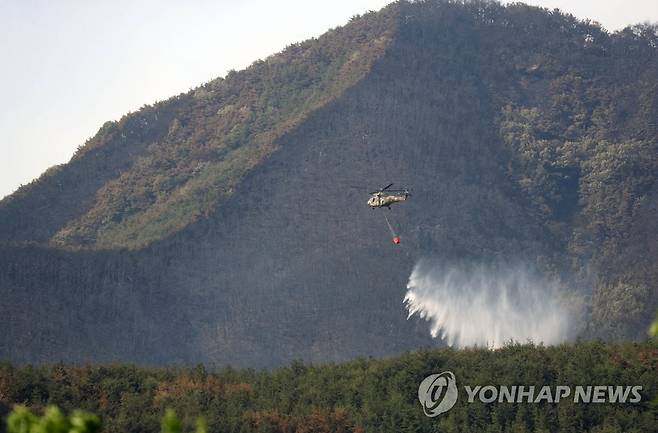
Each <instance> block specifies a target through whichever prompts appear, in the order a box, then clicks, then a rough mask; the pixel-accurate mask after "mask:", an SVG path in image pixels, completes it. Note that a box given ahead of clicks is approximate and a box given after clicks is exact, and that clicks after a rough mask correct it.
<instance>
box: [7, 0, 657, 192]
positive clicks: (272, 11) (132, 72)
mask: <svg viewBox="0 0 658 433" xmlns="http://www.w3.org/2000/svg"><path fill="white" fill-rule="evenodd" d="M387 3H390V0H333V1H323V2H319V1H317V2H312V1H308V0H306V1H298V0H279V1H266V0H243V1H227V0H216V1H210V0H194V1H173V0H171V1H170V0H129V1H128V0H96V1H86V0H78V1H73V0H68V1H67V0H61V1H51V0H0V59H1V67H0V96H1V103H0V197H3V196H4V195H6V194H9V193H11V192H12V191H14V190H15V189H16V188H17V187H18V186H19V185H20V184H22V183H23V184H24V183H28V182H29V181H30V180H32V179H34V178H35V177H37V176H39V174H41V173H42V172H43V171H44V170H45V169H47V168H48V167H50V166H52V165H54V164H59V163H62V162H66V161H68V160H69V158H70V157H71V156H72V155H73V152H74V151H75V149H76V147H78V146H80V145H82V144H83V143H84V142H85V140H86V139H87V138H89V137H91V136H93V135H94V134H95V133H96V131H97V130H98V128H99V127H100V126H101V125H102V124H103V123H104V122H105V121H107V120H117V119H119V118H120V117H121V115H122V114H125V113H126V112H128V111H135V110H137V109H139V107H141V106H142V105H144V104H151V103H153V102H155V101H158V100H163V99H166V98H168V97H169V96H172V95H175V94H177V93H180V92H183V91H187V90H189V89H190V88H192V87H196V86H197V85H199V84H201V83H203V82H206V81H209V80H210V79H212V78H216V77H218V76H223V75H225V74H226V72H227V71H229V70H230V69H236V70H239V69H242V68H244V67H245V66H247V65H249V64H250V63H251V62H253V61H254V60H256V59H259V58H264V57H266V56H268V55H269V54H272V53H275V52H277V51H280V50H282V49H283V48H285V46H286V45H288V44H289V43H292V42H298V41H301V40H304V39H308V38H309V37H312V36H318V35H320V34H322V33H323V32H325V31H326V30H327V29H329V28H332V27H335V26H337V25H342V24H344V23H346V22H347V20H348V19H349V17H351V16H352V15H355V14H360V13H363V12H365V11H367V10H378V9H380V8H381V7H383V6H384V5H386V4H387ZM528 3H530V4H535V5H540V6H544V7H548V8H551V9H552V8H559V9H562V10H563V11H567V12H570V13H573V14H574V15H576V16H578V17H580V18H590V19H593V20H596V21H599V22H600V23H602V24H603V26H604V27H606V28H607V29H609V30H616V29H619V28H623V27H624V26H625V25H626V24H630V23H637V22H642V21H654V22H655V21H658V1H656V0H598V1H597V0H586V1H578V0H571V1H567V0H545V1H544V0H541V1H529V2H528Z"/></svg>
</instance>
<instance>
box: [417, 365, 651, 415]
mask: <svg viewBox="0 0 658 433" xmlns="http://www.w3.org/2000/svg"><path fill="white" fill-rule="evenodd" d="M463 388H464V391H465V393H464V394H462V395H466V398H467V400H466V401H467V403H473V402H474V401H475V400H476V399H478V400H479V401H480V402H482V403H485V404H490V403H533V404H536V403H559V402H560V401H564V400H566V399H570V400H571V401H573V402H574V403H610V404H614V403H639V402H640V401H642V395H641V394H640V392H641V391H642V386H641V385H630V386H620V385H577V386H573V387H572V386H568V385H557V386H548V385H545V386H535V385H529V386H526V385H512V386H505V385H484V386H482V385H477V386H469V385H465V386H464V387H463ZM458 395H459V392H458V390H457V379H456V378H455V375H454V373H452V372H451V371H444V372H442V373H438V374H430V375H429V376H427V377H426V378H425V379H423V381H422V382H420V386H419V387H418V400H419V401H420V404H421V406H422V407H423V412H424V413H425V415H427V416H429V417H435V416H437V415H440V414H442V413H444V412H447V411H449V410H450V409H452V407H453V406H454V405H455V403H457V398H458Z"/></svg>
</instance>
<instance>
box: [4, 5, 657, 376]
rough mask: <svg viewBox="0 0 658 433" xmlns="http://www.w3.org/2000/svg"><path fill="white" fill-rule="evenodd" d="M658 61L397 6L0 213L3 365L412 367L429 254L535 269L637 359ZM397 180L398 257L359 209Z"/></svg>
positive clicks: (549, 17)
mask: <svg viewBox="0 0 658 433" xmlns="http://www.w3.org/2000/svg"><path fill="white" fill-rule="evenodd" d="M657 46H658V38H657V36H656V30H655V28H654V27H651V26H636V27H632V28H631V27H629V28H628V29H626V30H624V31H622V32H618V33H614V34H611V33H608V32H606V31H605V30H603V29H601V28H600V27H599V26H597V25H595V24H592V23H589V22H580V21H578V20H576V19H574V18H573V17H570V16H566V15H563V14H561V13H558V12H555V11H554V12H549V11H546V10H542V9H538V8H533V7H528V6H525V5H518V4H517V5H512V6H507V7H504V6H501V5H498V4H496V3H489V2H484V3H478V2H473V3H468V4H456V3H451V2H440V1H431V2H422V3H414V4H408V3H396V4H394V5H391V6H389V7H387V8H386V9H384V10H383V11H380V12H378V13H370V14H367V15H365V16H363V17H360V18H355V19H353V20H352V21H351V22H350V23H349V24H347V25H346V26H345V27H343V28H340V29H336V30H332V31H331V32H329V33H328V34H326V35H324V36H322V37H320V38H318V39H317V40H313V41H307V42H304V43H301V44H297V45H294V46H292V47H290V48H289V49H288V50H286V51H284V52H283V53H281V54H278V55H275V56H273V57H270V58H268V59H266V60H265V61H263V62H257V63H255V64H254V65H253V66H252V67H250V68H248V69H247V70H245V71H241V72H236V73H231V74H229V75H228V76H227V77H226V78H225V79H218V80H214V81H211V82H210V83H208V84H206V85H204V86H201V87H200V88H198V89H195V90H194V91H192V92H190V93H189V94H186V95H181V96H179V97H176V98H174V99H172V100H170V101H166V102H164V103H161V104H156V105H155V106H153V107H147V108H144V109H143V110H142V111H140V112H138V113H135V114H132V115H129V116H127V117H126V118H125V119H124V120H122V121H120V122H118V123H115V124H109V125H106V126H105V127H103V129H102V130H101V131H100V132H99V135H98V136H97V137H95V138H94V139H92V140H91V141H90V142H89V143H88V144H87V145H86V146H85V147H83V148H82V149H81V150H80V151H79V153H78V154H77V155H76V156H75V157H74V159H73V160H72V161H71V162H70V163H69V164H67V165H65V166H63V167H60V168H58V169H57V170H54V171H53V172H51V173H46V174H45V175H44V176H42V178H41V179H39V180H38V181H36V182H35V183H34V184H31V185H29V186H27V187H25V188H23V189H21V190H20V191H19V192H17V193H16V194H15V195H13V196H10V197H8V198H6V199H5V200H3V201H2V202H0V221H1V222H2V224H1V225H0V227H1V228H0V239H1V240H2V241H3V242H4V245H3V246H2V247H0V254H1V255H2V260H1V261H0V296H2V298H3V300H5V302H3V303H2V304H0V308H2V315H1V316H0V321H2V322H1V323H2V327H3V329H6V330H7V332H5V333H4V334H3V335H2V336H0V349H1V350H0V356H4V357H9V358H11V359H14V360H17V361H45V360H52V359H56V358H62V359H66V360H111V359H127V360H133V361H140V362H152V363H172V362H193V361H211V362H217V363H233V364H238V365H257V366H263V365H276V364H281V363H284V362H287V361H289V360H291V359H295V358H304V359H311V360H327V359H332V360H338V359H345V358H349V357H353V356H357V355H366V354H367V355H375V356H380V355H385V354H390V353H395V352H400V351H403V350H407V349H410V348H413V347H417V346H418V345H422V344H429V343H430V342H431V340H430V339H429V336H428V334H427V330H426V326H425V324H424V323H418V322H415V321H413V320H412V321H408V320H407V318H406V314H405V311H404V310H403V308H402V304H401V302H402V297H403V293H404V287H405V284H406V280H407V278H408V276H409V273H410V271H411V269H412V267H413V265H414V263H415V262H416V261H417V260H418V259H420V258H423V257H428V256H431V257H434V258H436V259H438V260H452V261H472V262H473V261H474V262H483V263H486V262H493V261H505V262H512V263H513V262H519V261H521V262H528V263H529V264H531V265H533V266H536V267H538V268H539V269H540V270H541V271H542V272H544V273H546V274H548V275H550V276H551V277H552V278H556V279H558V280H559V281H560V282H561V284H562V285H563V287H564V288H566V289H567V290H568V291H570V292H571V293H572V295H573V296H574V297H576V298H579V299H581V300H582V302H583V303H584V304H585V305H586V306H587V308H586V310H585V311H583V312H582V315H583V318H582V322H583V323H585V327H584V328H583V329H578V332H579V333H581V334H582V335H583V336H585V337H603V338H638V337H640V338H642V337H643V336H644V333H645V330H646V327H647V325H648V323H649V321H650V318H651V317H652V314H653V313H654V312H655V308H656V305H657V304H658V275H657V273H658V263H656V261H657V260H658V259H657V257H658V254H657V253H658V230H657V228H658V227H657V225H658V224H657V221H658V215H657V214H656V209H657V206H658V187H657V186H656V182H655V180H656V173H658V170H657V168H658V161H657V159H658V151H657V150H658V149H657V143H658V131H657V125H656V119H657V118H658V117H657V114H658V59H657V57H656V53H657ZM140 119H141V120H140ZM140 122H142V123H141V124H143V125H144V126H143V128H145V129H144V130H143V131H142V132H140V133H136V132H135V133H133V135H131V131H133V130H134V129H133V128H136V126H135V125H138V124H140ZM146 125H148V126H146ZM135 134H136V135H135ZM94 161H96V162H94ZM98 164H105V165H98ZM96 172H97V175H96V176H91V175H90V174H86V175H84V174H80V173H96ZM76 176H77V177H76ZM87 177H93V178H94V179H93V180H90V181H87V180H85V179H87ZM389 182H395V183H396V184H399V185H406V186H410V187H412V188H413V193H414V195H413V196H412V198H411V199H410V200H409V201H408V202H407V203H405V204H404V206H399V207H398V208H397V209H395V211H394V212H391V215H392V217H393V219H394V222H395V224H396V226H398V227H399V228H400V231H401V234H402V239H403V243H402V244H401V246H400V247H398V248H395V247H394V246H393V245H391V244H390V243H389V242H390V241H389V240H388V235H387V230H386V225H385V222H384V221H383V219H382V216H381V213H380V212H379V211H374V212H373V211H370V210H369V209H368V208H367V206H365V199H366V198H367V196H366V195H364V193H365V192H367V191H370V190H372V189H374V188H376V187H378V186H381V185H385V184H387V183H389ZM60 185H61V187H60ZM352 185H363V191H360V190H358V189H353V188H350V186H352ZM58 188H59V189H58ZM26 242H27V243H29V242H32V243H37V244H39V245H25V243H26ZM37 318H38V320H37ZM171 341H175V342H176V343H171ZM16 342H21V344H18V345H17V344H15V343H16Z"/></svg>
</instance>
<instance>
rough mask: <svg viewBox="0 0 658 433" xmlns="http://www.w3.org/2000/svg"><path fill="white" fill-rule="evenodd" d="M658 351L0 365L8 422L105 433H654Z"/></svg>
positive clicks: (531, 348) (619, 347) (578, 349)
mask: <svg viewBox="0 0 658 433" xmlns="http://www.w3.org/2000/svg"><path fill="white" fill-rule="evenodd" d="M446 370H449V371H452V372H453V373H454V374H455V376H456V379H457V385H458V389H459V392H460V395H459V399H458V401H457V404H456V405H455V407H454V408H452V409H451V410H450V411H448V412H447V413H444V414H442V415H439V416H438V417H437V418H428V417H426V416H425V415H424V414H423V410H422V408H421V406H420V403H419V401H418V397H417V395H418V386H419V384H420V382H421V381H422V380H423V379H424V378H425V377H426V376H428V375H429V374H432V373H439V372H442V371H446ZM465 385H469V386H476V385H482V386H485V385H494V386H498V385H507V386H512V385H527V386H530V385H534V386H536V387H537V388H539V387H541V386H544V385H549V386H551V387H555V386H557V385H567V386H571V387H575V386H577V385H582V386H587V385H613V386H617V385H621V386H637V385H639V386H642V391H641V393H640V394H641V397H642V399H641V401H640V402H637V403H630V402H626V403H598V404H595V403H590V404H585V403H574V402H573V401H572V400H571V399H564V400H562V401H560V402H559V403H546V402H542V403H537V404H530V403H491V404H485V403H482V402H481V401H479V399H475V402H473V403H469V402H468V401H467V400H468V399H467V395H465V392H464V386H465ZM657 392H658V345H657V344H656V343H655V342H645V343H618V344H617V343H616V344H602V343H577V344H572V345H561V346H555V347H543V346H535V345H532V344H524V345H519V344H511V345H508V346H507V347H505V348H503V349H501V350H496V351H489V350H484V349H470V350H452V349H438V350H437V349H435V350H421V351H418V352H415V353H410V354H406V355H403V356H399V357H396V358H390V359H383V360H373V359H358V360H355V361H351V362H348V363H343V364H327V365H310V364H304V363H300V362H295V363H292V364H291V365H289V366H287V367H285V368H278V369H275V370H271V371H265V370H251V369H233V368H230V367H225V368H221V369H213V368H207V367H204V366H202V365H199V366H197V367H194V368H168V369H164V368H144V367H136V366H131V365H122V364H114V365H104V366H101V365H88V366H69V365H64V364H55V365H49V366H42V367H29V366H28V367H16V366H12V365H10V364H2V365H1V366H0V405H1V410H2V413H3V417H5V416H6V414H7V413H8V411H9V410H10V408H11V407H12V406H13V405H14V404H25V405H27V406H28V407H29V408H31V409H32V410H34V411H36V412H37V413H39V412H40V411H42V410H43V409H44V407H46V406H47V405H57V406H59V407H60V408H61V409H62V410H63V411H64V412H65V413H69V412H72V411H73V410H74V409H83V410H85V411H88V412H92V413H95V414H97V415H98V416H99V417H100V419H101V421H102V424H103V431H105V432H154V433H155V432H157V431H159V429H160V419H161V417H162V416H163V414H165V411H166V409H167V408H171V409H173V410H174V411H175V412H176V413H177V414H179V415H180V416H181V417H182V428H183V431H193V430H194V429H195V426H196V425H197V423H198V421H197V420H198V417H199V416H202V417H203V418H204V419H205V420H206V423H207V431H208V432H271V433H275V432H282V433H287V432H378V433H383V432H391V433H401V432H414V433H418V432H434V431H442V432H457V431H459V432H551V433H556V432H565V433H566V432H573V433H576V432H600V433H603V432H626V433H628V432H652V431H656V425H657V424H656V416H657V415H658V411H657V406H656V404H657V401H656V395H657Z"/></svg>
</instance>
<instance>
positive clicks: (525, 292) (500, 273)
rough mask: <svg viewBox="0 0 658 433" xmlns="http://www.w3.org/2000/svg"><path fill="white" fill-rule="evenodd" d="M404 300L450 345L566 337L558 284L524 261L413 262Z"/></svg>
mask: <svg viewBox="0 0 658 433" xmlns="http://www.w3.org/2000/svg"><path fill="white" fill-rule="evenodd" d="M404 304H405V307H406V309H407V311H408V312H409V318H411V317H413V316H416V315H417V316H419V317H421V318H423V319H426V320H427V321H429V323H430V333H431V335H432V337H434V338H441V339H443V340H445V341H446V342H447V343H448V344H449V345H450V346H456V347H469V346H486V347H489V348H498V347H501V346H503V345H504V344H505V343H509V342H510V341H515V342H522V343H523V342H527V341H529V340H531V341H532V342H534V343H543V344H547V345H551V344H557V343H560V342H563V341H565V340H567V339H568V338H569V335H570V331H569V330H570V329H571V327H570V322H571V317H570V316H571V312H570V310H569V309H568V308H567V307H566V306H565V305H563V304H562V303H561V302H560V291H559V289H558V283H557V282H556V281H551V280H549V279H547V278H546V277H543V276H541V275H540V274H539V273H538V272H536V271H535V270H533V268H532V267H530V266H525V265H513V266H510V265H482V264H442V263H439V262H433V261H431V260H421V261H420V262H418V263H417V264H416V266H415V267H414V269H413V271H412V273H411V276H410V277H409V283H408V284H407V293H406V295H405V297H404Z"/></svg>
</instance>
